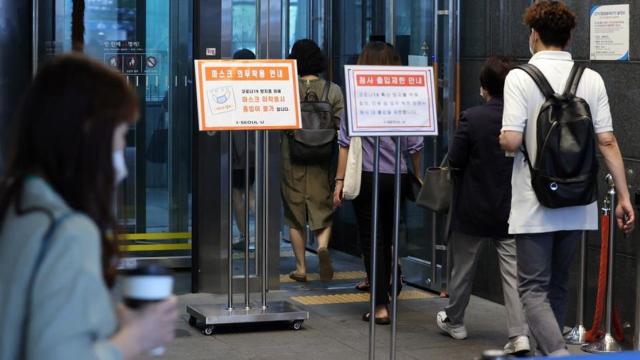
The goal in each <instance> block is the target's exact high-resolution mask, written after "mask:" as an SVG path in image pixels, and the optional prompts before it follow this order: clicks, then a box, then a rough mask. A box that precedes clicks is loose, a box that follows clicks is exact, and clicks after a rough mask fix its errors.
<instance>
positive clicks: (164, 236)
mask: <svg viewBox="0 0 640 360" xmlns="http://www.w3.org/2000/svg"><path fill="white" fill-rule="evenodd" d="M118 238H119V239H120V240H175V239H191V233H190V232H181V233H170V232H158V233H134V234H120V236H118Z"/></svg>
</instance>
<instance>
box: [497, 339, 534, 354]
mask: <svg viewBox="0 0 640 360" xmlns="http://www.w3.org/2000/svg"><path fill="white" fill-rule="evenodd" d="M529 351H531V345H529V337H528V336H524V335H521V336H517V337H516V338H514V339H511V340H509V342H508V343H507V345H505V346H504V352H505V353H507V354H509V355H521V354H524V353H528V352H529Z"/></svg>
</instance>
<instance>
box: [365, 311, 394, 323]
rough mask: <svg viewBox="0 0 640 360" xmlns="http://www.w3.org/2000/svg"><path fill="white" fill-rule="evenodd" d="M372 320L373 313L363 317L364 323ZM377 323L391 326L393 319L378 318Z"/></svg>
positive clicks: (386, 317)
mask: <svg viewBox="0 0 640 360" xmlns="http://www.w3.org/2000/svg"><path fill="white" fill-rule="evenodd" d="M370 318H371V313H364V314H363V315H362V321H365V322H369V319H370ZM375 321H376V324H377V325H389V324H391V319H389V317H388V316H385V317H377V318H376V320H375Z"/></svg>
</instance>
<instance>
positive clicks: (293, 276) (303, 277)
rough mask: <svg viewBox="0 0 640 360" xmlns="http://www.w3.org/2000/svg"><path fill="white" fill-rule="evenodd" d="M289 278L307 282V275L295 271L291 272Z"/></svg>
mask: <svg viewBox="0 0 640 360" xmlns="http://www.w3.org/2000/svg"><path fill="white" fill-rule="evenodd" d="M289 279H291V280H295V281H297V282H307V275H300V274H298V273H297V272H295V271H292V272H290V273H289Z"/></svg>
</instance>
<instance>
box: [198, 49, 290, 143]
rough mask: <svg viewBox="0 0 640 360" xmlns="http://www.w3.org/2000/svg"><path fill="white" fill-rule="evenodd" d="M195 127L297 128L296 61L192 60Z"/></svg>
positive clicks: (203, 128) (208, 129) (232, 128)
mask: <svg viewBox="0 0 640 360" xmlns="http://www.w3.org/2000/svg"><path fill="white" fill-rule="evenodd" d="M195 67H196V93H197V100H198V120H199V124H200V125H199V127H200V131H219V130H269V129H280V130H281V129H299V128H300V102H299V101H300V100H299V94H298V73H297V68H296V62H295V60H195Z"/></svg>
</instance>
